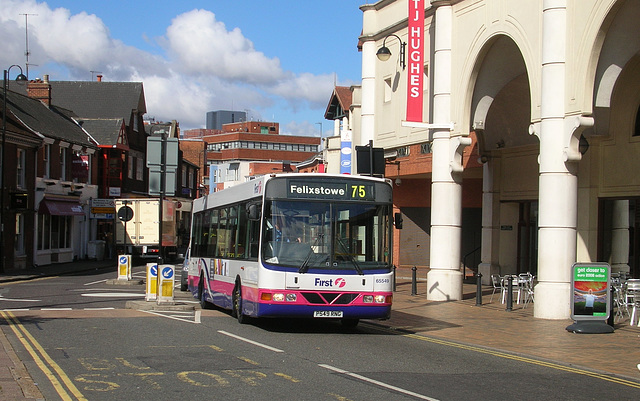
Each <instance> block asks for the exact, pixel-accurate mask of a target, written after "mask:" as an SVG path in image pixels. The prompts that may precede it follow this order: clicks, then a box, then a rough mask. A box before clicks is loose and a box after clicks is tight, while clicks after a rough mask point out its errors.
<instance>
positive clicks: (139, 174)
mask: <svg viewBox="0 0 640 401" xmlns="http://www.w3.org/2000/svg"><path fill="white" fill-rule="evenodd" d="M136 180H138V181H142V180H144V163H142V158H141V157H136Z"/></svg>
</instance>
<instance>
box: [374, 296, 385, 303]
mask: <svg viewBox="0 0 640 401" xmlns="http://www.w3.org/2000/svg"><path fill="white" fill-rule="evenodd" d="M375 300H376V303H377V304H383V303H384V301H385V300H386V297H385V296H384V295H376V297H375Z"/></svg>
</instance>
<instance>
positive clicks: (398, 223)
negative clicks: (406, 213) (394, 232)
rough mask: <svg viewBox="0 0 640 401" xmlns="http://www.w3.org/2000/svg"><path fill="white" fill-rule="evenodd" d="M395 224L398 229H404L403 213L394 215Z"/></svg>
mask: <svg viewBox="0 0 640 401" xmlns="http://www.w3.org/2000/svg"><path fill="white" fill-rule="evenodd" d="M393 225H394V226H395V227H396V229H398V230H401V229H402V213H396V214H394V215H393Z"/></svg>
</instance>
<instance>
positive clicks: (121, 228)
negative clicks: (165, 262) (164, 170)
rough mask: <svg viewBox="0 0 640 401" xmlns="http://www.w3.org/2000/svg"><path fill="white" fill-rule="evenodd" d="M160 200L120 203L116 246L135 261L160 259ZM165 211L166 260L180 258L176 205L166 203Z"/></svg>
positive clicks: (116, 225)
mask: <svg viewBox="0 0 640 401" xmlns="http://www.w3.org/2000/svg"><path fill="white" fill-rule="evenodd" d="M159 204H160V199H159V198H139V199H137V198H136V199H116V221H115V234H114V237H115V238H114V239H115V244H116V248H117V249H118V250H119V251H121V252H122V251H124V252H125V253H126V254H130V255H132V256H134V257H141V258H157V257H158V256H159V241H158V238H159V236H160V226H159V221H160V214H159V210H158V205H159ZM163 205H164V208H163V210H162V247H163V253H164V255H162V256H163V258H169V259H175V257H176V256H177V232H176V221H175V219H176V217H175V208H176V207H175V204H174V202H173V201H169V200H164V202H163Z"/></svg>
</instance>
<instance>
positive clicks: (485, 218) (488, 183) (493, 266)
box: [478, 158, 500, 285]
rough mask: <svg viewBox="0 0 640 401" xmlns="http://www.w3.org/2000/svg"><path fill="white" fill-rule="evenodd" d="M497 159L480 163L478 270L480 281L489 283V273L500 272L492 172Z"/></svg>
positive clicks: (498, 228) (495, 193) (497, 200)
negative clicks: (480, 276) (480, 210)
mask: <svg viewBox="0 0 640 401" xmlns="http://www.w3.org/2000/svg"><path fill="white" fill-rule="evenodd" d="M499 162H500V161H499V159H497V158H492V159H490V160H487V161H485V162H484V164H483V165H482V247H481V250H480V259H481V261H480V265H479V266H478V272H480V273H481V274H482V283H483V284H484V285H491V275H492V274H500V266H499V265H498V245H499V242H498V237H499V235H500V226H499V225H500V216H499V212H500V203H499V199H498V189H497V188H496V180H495V179H494V176H493V175H494V172H495V171H497V170H499V168H497V163H499Z"/></svg>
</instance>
